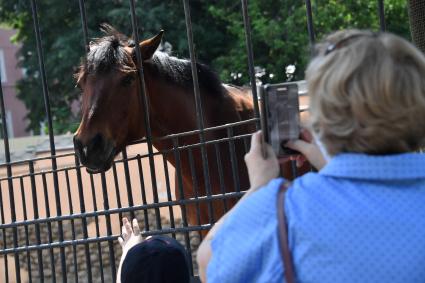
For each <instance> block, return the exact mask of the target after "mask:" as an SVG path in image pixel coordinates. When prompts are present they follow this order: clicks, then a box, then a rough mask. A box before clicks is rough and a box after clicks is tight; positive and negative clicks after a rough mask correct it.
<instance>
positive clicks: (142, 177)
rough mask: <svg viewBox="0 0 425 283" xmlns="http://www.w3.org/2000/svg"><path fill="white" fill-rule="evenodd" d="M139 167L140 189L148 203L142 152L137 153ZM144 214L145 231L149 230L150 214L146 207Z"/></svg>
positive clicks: (144, 203)
mask: <svg viewBox="0 0 425 283" xmlns="http://www.w3.org/2000/svg"><path fill="white" fill-rule="evenodd" d="M137 168H138V170H139V182H140V190H141V194H142V203H143V205H146V204H147V203H148V202H147V201H146V189H145V177H144V175H143V167H142V158H141V157H140V154H138V155H137ZM143 215H144V217H145V219H144V223H145V231H149V214H148V210H147V209H146V208H145V209H143ZM121 226H122V225H121ZM121 226H120V227H121Z"/></svg>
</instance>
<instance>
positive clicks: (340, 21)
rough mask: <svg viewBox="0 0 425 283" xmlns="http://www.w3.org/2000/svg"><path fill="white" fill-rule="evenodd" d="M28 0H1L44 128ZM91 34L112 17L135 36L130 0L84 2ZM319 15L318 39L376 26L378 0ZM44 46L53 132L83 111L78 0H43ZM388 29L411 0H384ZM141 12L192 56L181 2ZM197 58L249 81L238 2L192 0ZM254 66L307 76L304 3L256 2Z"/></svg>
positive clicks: (252, 4)
mask: <svg viewBox="0 0 425 283" xmlns="http://www.w3.org/2000/svg"><path fill="white" fill-rule="evenodd" d="M29 2H30V1H27V0H17V1H10V0H0V23H6V24H8V25H9V26H11V27H12V28H15V29H16V30H17V31H18V33H17V35H16V37H15V38H14V40H15V41H16V42H19V43H20V44H21V46H22V47H21V50H20V52H19V64H20V66H21V67H23V68H25V71H26V76H25V78H23V79H22V80H21V81H20V82H19V83H18V96H19V98H20V99H21V100H22V101H23V102H24V103H25V105H26V106H27V108H28V109H29V110H30V112H29V113H28V117H27V118H28V120H29V121H30V125H29V128H30V129H33V130H34V131H35V133H37V132H39V131H40V121H45V119H46V118H45V112H44V104H43V98H42V97H43V94H42V87H41V79H40V73H39V65H38V57H37V52H36V48H35V46H36V42H35V34H34V27H33V19H32V15H31V7H30V3H29ZM85 2H86V12H87V20H88V33H89V36H90V37H98V36H101V34H100V32H99V25H100V24H101V23H104V22H106V23H109V24H112V25H113V26H115V27H116V28H117V29H118V30H120V31H122V32H123V33H125V34H127V35H130V34H131V22H130V9H129V3H128V1H125V0H96V1H88V0H86V1H85ZM312 3H313V10H314V11H313V13H314V22H315V31H316V34H317V36H318V37H321V36H322V35H323V34H325V33H328V32H330V31H332V30H335V29H340V28H347V27H357V28H368V27H369V28H372V29H377V28H378V26H379V23H378V17H377V4H376V3H377V1H376V0H362V1H360V0H356V1H341V0H338V1H337V0H315V1H312ZM37 4H38V10H39V21H40V30H41V36H42V47H43V52H44V59H45V67H46V76H47V83H48V89H49V94H50V102H51V110H52V115H53V119H54V123H53V125H54V131H55V134H59V133H63V132H66V131H73V130H75V128H76V127H77V126H78V121H79V117H78V115H74V113H73V112H72V111H71V105H72V103H73V102H75V101H77V100H78V99H79V96H80V93H79V91H78V89H75V88H74V80H73V79H72V75H73V73H75V71H76V70H77V67H78V65H79V62H80V60H81V58H82V57H83V56H84V52H85V49H84V38H83V32H82V28H81V22H80V12H79V6H78V1H77V0H74V1H62V0H42V1H37ZM385 4H386V6H385V8H386V19H387V27H388V29H389V30H390V31H393V32H395V33H397V34H401V35H402V36H405V37H408V36H409V29H408V18H407V8H406V1H404V0H386V1H385ZM136 5H137V8H136V13H137V17H138V23H139V35H141V36H142V37H144V38H145V37H148V36H151V35H153V34H156V33H157V32H158V30H160V29H164V30H165V36H164V38H165V40H166V41H168V42H170V43H171V44H172V46H173V53H174V55H176V56H179V57H186V58H187V57H188V56H189V54H188V48H187V37H186V26H185V18H184V12H183V6H182V1H181V0H168V1H163V0H138V1H136ZM190 6H191V14H192V21H193V31H194V39H195V45H196V52H197V57H198V59H199V60H200V61H202V62H204V63H207V64H209V65H212V66H213V68H214V69H215V70H217V71H218V73H219V74H220V77H221V78H222V80H223V81H225V82H232V79H231V76H230V74H231V73H240V74H242V77H241V78H240V79H238V81H233V82H234V83H239V84H246V83H248V82H249V77H248V72H247V70H248V67H247V56H246V48H245V34H244V29H243V21H242V14H241V5H240V1H235V0H214V1H206V0H205V1H191V5H190ZM249 13H250V18H251V25H252V37H253V47H254V58H255V65H258V66H262V67H264V68H265V69H266V70H267V73H272V74H274V75H275V76H274V78H266V79H265V80H266V81H270V82H277V81H283V80H285V75H284V68H285V66H287V65H288V64H295V65H296V67H297V73H296V78H297V79H301V78H302V77H303V74H304V69H305V65H306V63H307V60H308V37H307V26H306V13H305V6H304V1H300V0H250V1H249Z"/></svg>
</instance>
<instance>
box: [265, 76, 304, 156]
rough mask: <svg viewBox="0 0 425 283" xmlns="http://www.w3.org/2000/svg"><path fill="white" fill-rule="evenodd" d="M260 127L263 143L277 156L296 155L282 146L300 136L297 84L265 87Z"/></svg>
mask: <svg viewBox="0 0 425 283" xmlns="http://www.w3.org/2000/svg"><path fill="white" fill-rule="evenodd" d="M261 95H262V115H261V116H262V126H263V129H265V132H266V133H265V135H264V137H265V141H266V142H268V143H269V144H271V146H272V148H273V150H274V152H275V153H276V155H277V156H285V155H290V154H296V153H298V152H296V151H294V150H291V149H289V148H287V147H285V146H284V145H285V144H286V142H288V141H289V140H295V139H298V138H299V136H300V126H299V125H300V114H299V101H298V84H297V83H282V84H274V85H266V86H265V87H264V88H263V89H262V91H261Z"/></svg>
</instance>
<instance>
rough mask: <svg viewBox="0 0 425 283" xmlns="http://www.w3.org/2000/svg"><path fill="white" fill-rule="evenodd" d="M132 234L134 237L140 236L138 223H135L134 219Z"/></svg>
mask: <svg viewBox="0 0 425 283" xmlns="http://www.w3.org/2000/svg"><path fill="white" fill-rule="evenodd" d="M133 233H134V235H136V236H139V235H140V228H139V223H138V222H137V219H136V218H134V219H133Z"/></svg>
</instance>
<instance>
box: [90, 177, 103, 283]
mask: <svg viewBox="0 0 425 283" xmlns="http://www.w3.org/2000/svg"><path fill="white" fill-rule="evenodd" d="M90 187H91V193H92V198H93V211H97V202H96V189H95V186H94V180H93V174H90ZM94 222H95V225H96V237H100V229H99V216H98V215H97V214H95V216H94ZM96 244H97V253H98V255H99V269H100V282H102V283H103V282H105V276H104V274H103V261H102V246H101V245H100V242H97V243H96Z"/></svg>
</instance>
